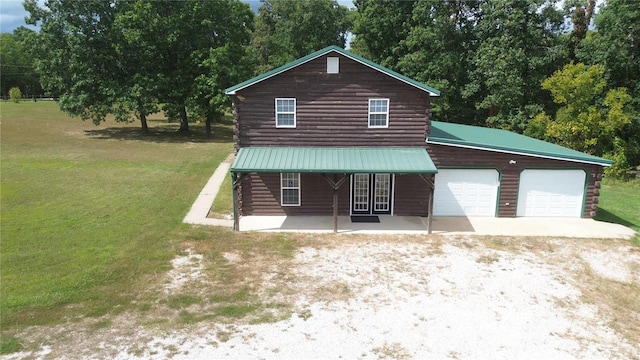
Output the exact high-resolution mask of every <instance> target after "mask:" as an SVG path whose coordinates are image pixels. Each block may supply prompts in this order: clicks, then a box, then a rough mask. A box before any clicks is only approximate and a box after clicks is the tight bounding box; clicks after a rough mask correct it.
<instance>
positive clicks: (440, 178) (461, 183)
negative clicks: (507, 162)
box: [433, 169, 500, 217]
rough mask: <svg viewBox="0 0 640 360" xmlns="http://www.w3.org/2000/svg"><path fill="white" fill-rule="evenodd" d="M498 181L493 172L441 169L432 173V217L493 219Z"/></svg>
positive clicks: (495, 171) (496, 175)
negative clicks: (433, 176) (433, 181)
mask: <svg viewBox="0 0 640 360" xmlns="http://www.w3.org/2000/svg"><path fill="white" fill-rule="evenodd" d="M499 182H500V178H499V174H498V171H497V170H495V169H441V170H439V171H438V174H436V178H435V190H434V202H433V214H434V215H435V216H491V217H492V216H496V205H497V201H498V186H499Z"/></svg>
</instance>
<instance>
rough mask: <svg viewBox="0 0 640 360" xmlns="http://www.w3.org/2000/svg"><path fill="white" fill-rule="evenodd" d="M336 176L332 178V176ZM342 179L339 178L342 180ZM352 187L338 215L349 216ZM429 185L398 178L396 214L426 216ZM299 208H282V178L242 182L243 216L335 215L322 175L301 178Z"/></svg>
mask: <svg viewBox="0 0 640 360" xmlns="http://www.w3.org/2000/svg"><path fill="white" fill-rule="evenodd" d="M329 176H333V175H329ZM341 176H342V175H338V178H340V177H341ZM350 187H351V183H350V181H349V182H346V183H344V184H343V185H342V186H341V187H340V190H338V213H339V214H340V215H341V216H346V215H349V213H350V206H351V201H350ZM427 189H428V188H427V185H426V183H425V182H424V181H423V180H422V179H421V178H420V177H418V176H417V175H396V177H395V184H394V193H395V196H394V197H395V199H394V203H393V206H394V214H395V215H402V216H418V215H419V216H426V215H427V200H428V192H427ZM300 197H301V199H300V206H281V205H280V174H249V175H247V176H246V177H244V178H243V180H242V197H241V213H242V214H243V215H332V214H333V190H332V189H331V187H330V186H329V184H328V183H327V181H326V180H325V179H324V177H323V176H322V175H320V174H300Z"/></svg>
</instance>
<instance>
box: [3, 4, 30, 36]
mask: <svg viewBox="0 0 640 360" xmlns="http://www.w3.org/2000/svg"><path fill="white" fill-rule="evenodd" d="M27 15H28V13H27V12H26V11H25V10H24V7H22V0H2V1H0V33H6V32H8V33H12V32H13V30H15V29H17V28H18V27H20V26H25V27H28V28H31V29H34V30H35V27H33V26H28V25H27V23H25V22H24V18H25V17H26V16H27Z"/></svg>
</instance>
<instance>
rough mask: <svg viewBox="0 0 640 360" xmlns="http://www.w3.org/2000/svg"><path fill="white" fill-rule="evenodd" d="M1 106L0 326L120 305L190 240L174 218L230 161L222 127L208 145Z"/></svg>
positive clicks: (33, 108)
mask: <svg viewBox="0 0 640 360" xmlns="http://www.w3.org/2000/svg"><path fill="white" fill-rule="evenodd" d="M0 106H1V108H0V115H1V120H0V121H1V122H2V188H1V200H2V234H1V235H2V247H1V259H0V261H1V266H2V294H1V295H2V296H1V299H2V300H1V304H0V305H1V307H0V311H1V323H0V326H2V328H3V329H6V328H7V327H11V326H25V325H31V324H48V323H56V322H60V321H64V320H68V319H69V318H72V317H83V316H97V315H100V314H103V313H106V312H110V311H114V309H118V308H123V307H125V305H126V304H127V303H128V302H129V300H130V299H131V296H133V295H134V294H135V293H136V291H137V289H138V287H139V286H141V284H140V283H139V282H140V281H141V280H142V279H144V276H145V275H148V274H152V273H156V272H162V271H166V270H167V269H168V268H169V267H170V263H169V260H170V259H171V258H173V257H174V256H175V255H176V253H177V252H178V251H179V248H180V244H181V243H182V242H183V241H184V240H185V238H184V237H185V236H186V237H187V238H188V236H189V235H188V233H189V229H190V227H188V226H185V225H183V224H181V220H182V218H183V217H184V215H185V214H186V212H187V211H188V209H189V207H190V206H191V203H192V202H193V200H194V199H195V197H196V196H197V194H198V192H199V191H200V189H201V188H202V186H203V185H204V184H205V183H206V181H207V179H208V177H209V176H210V175H211V173H212V171H213V170H214V169H215V167H216V166H217V164H218V163H219V162H220V161H221V160H223V159H224V158H225V157H226V156H227V155H228V154H229V153H230V152H231V151H232V145H231V143H230V139H231V128H230V124H221V125H217V126H215V127H214V133H215V136H214V137H213V138H212V139H208V138H206V137H205V136H204V129H203V127H202V126H199V125H197V124H194V125H193V129H192V130H193V135H191V136H187V137H185V136H182V135H179V134H177V133H176V132H175V130H176V129H177V124H168V123H167V122H166V121H165V120H164V119H161V118H155V119H154V118H152V119H150V126H151V134H150V135H142V134H141V133H140V131H139V124H138V123H133V124H121V123H116V122H114V121H107V122H106V123H104V124H102V125H100V126H95V125H93V124H91V123H85V122H82V121H81V120H78V119H72V118H69V117H67V116H65V115H64V114H62V113H61V112H60V111H58V110H57V106H56V104H55V103H53V102H38V103H30V102H24V103H20V104H14V103H1V105H0ZM220 231H221V230H220ZM185 232H186V233H187V234H186V235H185ZM218 235H221V236H224V235H225V234H219V233H218V232H215V233H213V235H212V233H211V232H210V233H207V235H206V236H218Z"/></svg>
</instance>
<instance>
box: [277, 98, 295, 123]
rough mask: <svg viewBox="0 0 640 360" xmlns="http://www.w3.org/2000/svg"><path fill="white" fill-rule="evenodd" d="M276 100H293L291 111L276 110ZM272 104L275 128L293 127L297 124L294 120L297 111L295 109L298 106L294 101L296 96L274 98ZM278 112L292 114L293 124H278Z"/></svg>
mask: <svg viewBox="0 0 640 360" xmlns="http://www.w3.org/2000/svg"><path fill="white" fill-rule="evenodd" d="M278 100H293V112H289V111H286V112H278ZM274 105H275V108H274V110H275V114H276V118H275V120H276V127H277V128H295V127H296V124H297V121H296V118H297V116H296V112H297V111H296V110H297V108H298V104H297V102H296V98H276V100H275V102H274ZM278 114H293V125H279V124H278Z"/></svg>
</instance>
